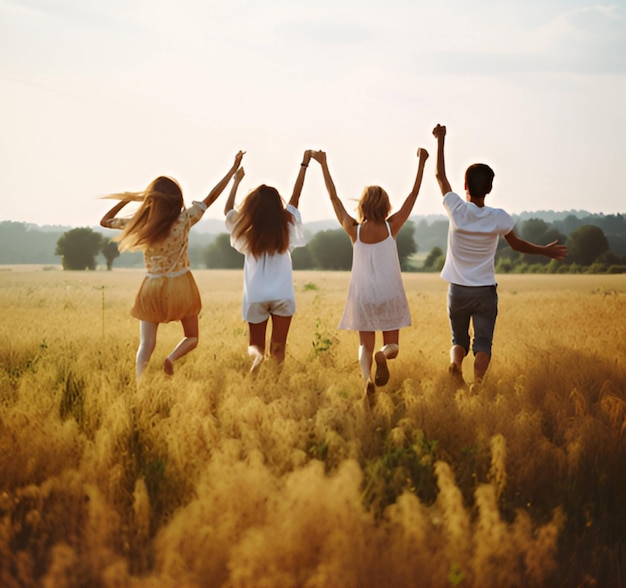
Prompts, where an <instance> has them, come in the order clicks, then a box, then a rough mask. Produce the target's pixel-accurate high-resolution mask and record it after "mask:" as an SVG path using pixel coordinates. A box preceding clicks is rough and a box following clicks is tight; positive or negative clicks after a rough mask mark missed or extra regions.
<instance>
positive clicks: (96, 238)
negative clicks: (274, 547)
mask: <svg viewBox="0 0 626 588" xmlns="http://www.w3.org/2000/svg"><path fill="white" fill-rule="evenodd" d="M447 227H448V221H447V219H444V220H439V219H436V220H434V221H432V222H429V221H427V220H425V219H423V220H420V221H419V222H417V223H416V222H414V221H412V220H410V221H408V222H407V223H406V224H405V225H404V227H403V228H402V229H401V231H400V232H399V233H398V235H397V238H396V243H397V247H398V254H399V258H400V263H401V266H402V270H403V271H440V270H441V267H442V266H443V262H444V260H445V247H446V235H447ZM517 231H518V233H519V235H520V236H521V237H522V238H523V239H527V240H529V241H532V242H535V243H539V244H547V243H549V242H551V241H553V240H555V239H556V240H558V241H559V242H561V243H566V244H567V246H568V248H569V256H568V258H567V259H566V260H564V261H562V262H556V261H554V260H548V259H545V258H542V257H540V256H533V255H525V254H520V253H517V252H515V251H513V250H511V249H510V248H509V247H508V246H507V245H506V242H505V241H504V240H503V239H501V240H500V244H499V247H498V252H497V255H496V271H497V272H498V273H527V272H535V273H539V272H540V273H563V272H568V273H581V272H592V273H605V272H607V273H623V272H626V217H624V216H623V215H621V214H617V215H587V216H583V217H577V216H575V215H573V214H570V215H567V216H565V217H563V218H556V219H554V220H552V221H551V222H547V221H546V220H544V219H542V218H538V217H537V218H535V217H529V218H526V219H525V220H519V219H518V222H517ZM204 238H205V241H202V240H201V239H196V241H195V243H194V240H193V238H192V236H191V235H190V247H189V256H190V260H191V264H192V266H193V267H197V268H200V267H206V268H215V269H217V268H232V269H236V268H241V267H243V256H242V255H241V254H240V253H238V252H237V251H235V250H234V249H233V248H232V247H231V246H230V236H229V235H228V234H227V233H221V234H218V235H217V236H214V237H210V236H207V235H205V236H204ZM211 238H212V240H211V241H210V242H209V243H208V244H207V243H206V239H211ZM53 239H54V240H53ZM418 243H419V246H418ZM418 249H421V250H422V251H423V254H422V255H421V256H419V259H418V257H417V256H416V255H415V254H416V253H417V252H418ZM25 252H28V253H29V256H27V257H26V258H24V256H23V254H24V253H25ZM52 253H53V255H54V256H52ZM20 254H22V257H20ZM99 255H101V256H102V257H103V258H104V260H105V263H106V266H107V269H111V268H112V267H113V264H114V262H115V263H117V262H116V260H117V259H118V258H119V256H120V253H119V251H118V249H117V244H116V243H115V242H113V241H111V240H110V235H103V234H102V233H100V232H99V231H95V230H93V229H91V228H87V227H81V228H76V229H71V230H68V231H65V232H63V233H60V234H59V233H58V232H54V231H37V230H32V229H29V228H28V227H27V226H26V225H25V224H24V223H15V222H11V221H3V222H0V263H55V262H58V260H57V259H55V258H58V257H60V258H61V264H62V266H63V268H64V269H68V270H90V269H91V270H93V269H96V267H97V257H98V256H99ZM292 259H293V266H294V269H319V270H349V269H350V267H351V264H352V245H351V243H350V239H349V238H348V236H347V235H346V233H345V232H344V231H343V230H342V229H340V228H338V229H329V230H321V231H318V232H316V233H314V234H313V235H311V236H310V238H309V240H308V242H307V245H306V246H305V247H299V248H297V249H295V250H294V251H293V253H292ZM119 263H120V264H123V265H125V266H127V267H128V266H130V267H133V266H136V267H140V266H143V262H142V256H141V254H140V253H124V254H123V256H122V258H121V260H120V262H119Z"/></svg>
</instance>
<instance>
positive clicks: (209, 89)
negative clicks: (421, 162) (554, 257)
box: [0, 0, 626, 226]
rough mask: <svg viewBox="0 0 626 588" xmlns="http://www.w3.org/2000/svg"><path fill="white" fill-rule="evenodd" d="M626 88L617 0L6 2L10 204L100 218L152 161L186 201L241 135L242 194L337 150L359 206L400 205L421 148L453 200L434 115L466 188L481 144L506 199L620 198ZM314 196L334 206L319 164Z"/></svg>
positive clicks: (432, 192)
mask: <svg viewBox="0 0 626 588" xmlns="http://www.w3.org/2000/svg"><path fill="white" fill-rule="evenodd" d="M625 104H626V2H624V1H623V0H608V1H606V2H603V1H599V2H598V1H594V0H589V1H587V0H580V1H579V0H519V1H507V0H476V1H474V2H467V1H466V0H437V1H436V2H434V1H432V0H429V1H423V0H354V1H353V0H315V1H311V0H309V1H307V2H304V1H301V0H263V1H262V2H261V1H256V2H255V1H252V0H223V1H211V0H0V161H1V162H2V164H1V165H2V170H1V173H0V221H2V220H12V221H19V222H28V223H35V224H38V225H66V226H94V225H97V223H98V222H99V219H100V218H101V216H102V215H103V214H104V212H105V211H106V209H107V208H108V207H109V206H110V201H106V200H104V201H103V200H101V199H99V198H98V197H99V196H101V195H104V194H108V193H117V192H123V191H138V190H142V189H143V188H145V187H146V186H147V185H148V183H149V182H150V181H151V180H152V179H153V178H155V177H156V176H159V175H169V176H172V177H174V178H176V179H177V180H178V182H179V183H180V185H181V187H182V189H183V194H184V198H185V201H186V203H187V204H189V203H191V201H192V200H201V199H202V198H204V197H205V196H206V194H207V193H208V192H209V191H210V189H211V188H212V187H213V186H214V185H215V184H216V183H217V182H218V181H219V179H220V178H221V177H223V176H224V174H225V173H226V172H227V170H228V169H229V167H230V166H231V163H232V161H233V158H234V155H235V153H236V152H237V151H238V150H239V149H242V150H245V151H246V155H245V157H244V162H243V165H244V168H245V171H246V177H245V178H244V180H243V182H242V184H241V186H240V189H239V190H240V191H239V200H241V198H243V197H244V196H245V194H246V193H247V192H248V191H249V190H251V189H253V188H254V187H256V186H257V185H259V184H261V183H266V184H270V185H274V186H276V187H277V188H278V190H279V191H280V193H281V194H282V195H283V197H284V198H285V199H287V200H288V199H289V197H290V195H291V190H292V187H293V182H294V181H295V178H296V175H297V173H298V170H299V165H300V162H301V158H302V154H303V152H304V150H305V149H309V148H310V149H323V150H324V151H326V152H327V154H328V162H329V167H330V170H331V173H332V175H333V178H334V180H335V184H336V186H337V190H338V193H339V196H340V197H341V198H342V199H343V200H344V202H345V204H346V208H347V209H348V210H349V211H350V210H354V206H355V205H356V200H357V199H358V197H359V196H360V193H361V191H362V189H363V187H364V186H366V185H370V184H378V185H381V186H382V187H383V188H385V189H386V190H387V192H388V193H389V195H390V198H391V201H392V204H393V206H394V209H397V208H398V207H399V206H400V205H401V203H402V201H403V199H404V198H405V197H406V195H407V194H408V193H409V191H410V189H411V187H412V185H413V181H414V178H415V173H416V170H417V157H416V151H417V148H418V147H424V148H426V149H427V150H428V151H429V153H430V155H431V157H430V159H429V160H428V162H427V164H426V170H425V174H424V180H423V183H422V189H421V191H420V195H419V197H418V200H417V203H416V205H415V208H414V210H413V214H415V215H430V214H442V213H443V210H442V206H441V195H440V193H439V190H438V187H437V183H436V180H435V176H434V170H435V150H436V143H435V140H434V137H433V136H432V129H433V127H434V126H435V125H436V124H437V123H441V124H445V125H446V126H447V139H446V163H447V174H448V178H449V180H450V183H451V185H452V188H453V189H454V190H456V191H457V192H460V193H463V173H464V171H465V168H466V167H467V166H468V165H470V164H471V163H475V162H478V161H481V162H485V163H488V164H489V165H491V166H492V167H493V169H494V170H495V174H496V178H495V182H494V189H493V192H492V194H491V195H490V196H489V197H488V202H487V203H488V204H489V205H491V206H496V207H499V208H505V209H506V210H507V211H509V212H510V213H513V214H515V213H521V212H523V211H536V210H555V211H565V210H572V209H575V210H587V211H590V212H594V213H605V214H612V213H618V212H619V213H625V212H626V205H625V204H624V188H623V186H624V178H623V173H624V164H623V162H624V158H625V156H626V146H625V145H626V143H625V141H624V137H626V108H625V106H624V105H625ZM225 198H226V192H225V193H224V195H223V196H222V197H221V198H220V200H218V201H217V202H216V203H215V204H214V205H213V206H212V207H211V208H210V209H209V210H208V211H207V213H206V216H208V217H210V218H222V216H223V204H224V201H225ZM300 209H301V211H302V216H303V220H304V222H310V221H315V220H324V219H332V218H333V210H332V207H331V205H330V202H329V199H328V196H327V193H326V191H325V189H324V184H323V181H322V177H321V172H320V169H319V166H318V165H317V164H316V163H315V162H312V163H311V165H310V166H309V168H308V170H307V178H306V180H305V185H304V189H303V192H302V197H301V201H300Z"/></svg>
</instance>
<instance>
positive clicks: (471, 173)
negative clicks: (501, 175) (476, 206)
mask: <svg viewBox="0 0 626 588" xmlns="http://www.w3.org/2000/svg"><path fill="white" fill-rule="evenodd" d="M495 175H496V174H494V173H493V170H492V169H491V168H490V167H489V166H488V165H487V164H486V163H474V164H473V165H470V166H469V167H468V168H467V170H466V171H465V187H466V189H467V191H468V192H469V194H470V196H471V197H472V198H483V197H484V196H485V195H487V194H489V192H491V188H492V186H493V178H494V176H495Z"/></svg>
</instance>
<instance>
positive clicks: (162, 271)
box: [109, 202, 207, 278]
mask: <svg viewBox="0 0 626 588" xmlns="http://www.w3.org/2000/svg"><path fill="white" fill-rule="evenodd" d="M206 209H207V206H206V204H204V202H193V204H192V205H191V206H190V207H189V208H186V209H185V210H183V211H182V212H181V213H180V216H179V217H178V218H177V219H176V220H175V221H174V222H173V224H172V227H171V229H170V233H169V235H168V236H167V237H166V238H165V239H163V240H162V241H160V242H159V243H157V244H156V245H154V246H152V247H148V248H147V249H145V250H144V252H143V258H144V262H145V264H146V270H147V271H148V277H150V278H158V277H163V276H167V277H175V276H179V275H181V274H184V273H185V272H188V271H189V256H188V255H187V246H188V243H189V229H191V227H192V226H193V225H195V224H196V223H197V222H198V221H199V220H200V219H201V218H202V215H203V214H204V213H205V211H206ZM128 221H129V219H125V218H113V219H111V220H110V222H109V226H110V227H111V228H112V229H123V228H124V227H125V226H126V224H127V223H128Z"/></svg>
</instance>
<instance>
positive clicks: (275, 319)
mask: <svg viewBox="0 0 626 588" xmlns="http://www.w3.org/2000/svg"><path fill="white" fill-rule="evenodd" d="M290 326H291V317H290V316H277V315H275V314H274V315H272V337H271V339H270V353H271V355H272V357H273V358H274V359H275V360H276V362H277V363H279V364H281V363H283V361H285V349H286V347H287V335H288V334H289V327H290Z"/></svg>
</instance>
